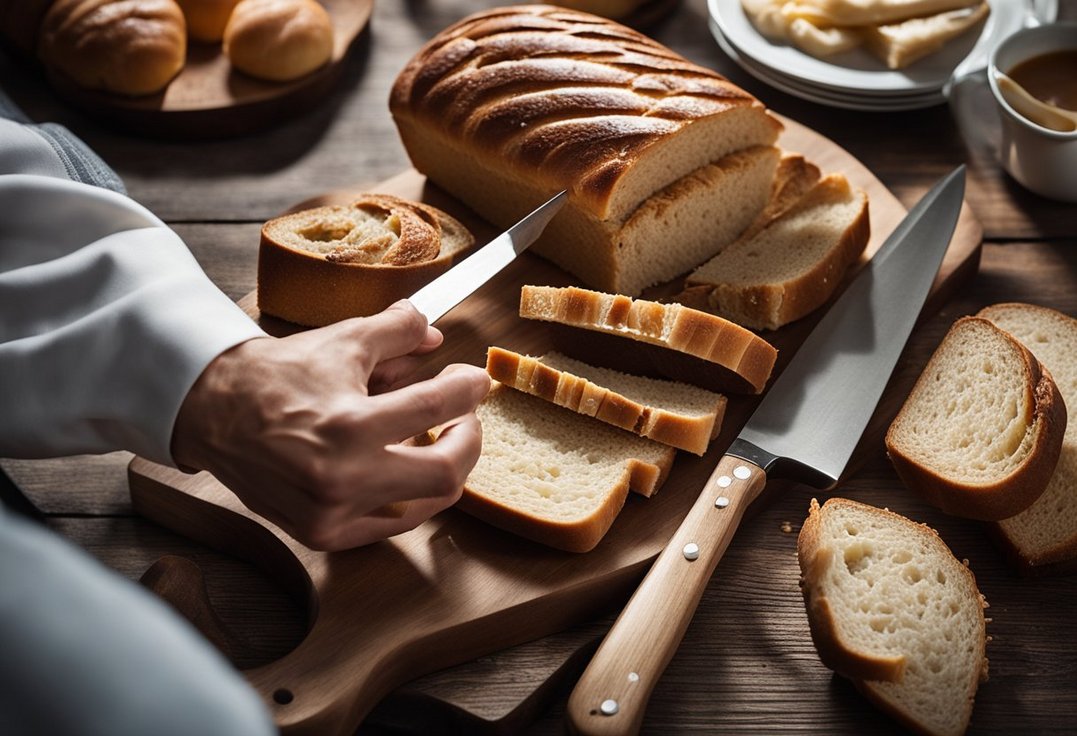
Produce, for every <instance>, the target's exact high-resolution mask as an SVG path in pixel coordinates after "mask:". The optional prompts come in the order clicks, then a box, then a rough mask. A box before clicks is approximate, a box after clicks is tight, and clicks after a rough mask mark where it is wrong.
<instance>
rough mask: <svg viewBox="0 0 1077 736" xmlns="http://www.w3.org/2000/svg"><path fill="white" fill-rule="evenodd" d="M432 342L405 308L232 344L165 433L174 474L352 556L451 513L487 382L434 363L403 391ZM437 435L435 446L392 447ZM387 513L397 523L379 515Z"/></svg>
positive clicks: (478, 439) (475, 442)
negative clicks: (214, 485)
mask: <svg viewBox="0 0 1077 736" xmlns="http://www.w3.org/2000/svg"><path fill="white" fill-rule="evenodd" d="M441 341H442V336H441V333H440V332H439V331H438V330H437V329H435V328H433V327H429V326H427V324H426V319H425V318H424V317H423V316H422V315H421V314H419V313H418V312H417V311H416V310H415V308H414V307H413V306H411V304H410V303H408V302H398V303H397V304H394V305H393V306H391V307H389V308H388V309H386V310H385V311H384V312H381V313H380V314H377V315H374V316H371V317H363V318H358V319H352V320H346V321H344V322H340V323H337V324H335V325H330V326H328V327H323V328H320V329H316V330H309V331H306V332H301V333H298V334H295V335H291V336H289V337H284V338H258V339H255V340H250V341H248V342H245V343H242V344H240V345H237V346H236V347H234V348H232V349H231V350H228V351H226V352H224V353H222V354H221V355H219V356H218V357H217V358H216V359H214V360H213V362H211V363H210V364H209V366H207V368H206V370H205V371H204V372H203V373H202V375H201V376H200V377H199V379H198V381H197V382H196V383H195V385H194V386H193V387H192V388H191V391H190V392H189V393H188V395H187V397H186V399H185V400H184V402H183V405H182V406H181V407H180V412H179V415H178V416H177V418H176V423H175V426H174V429H173V435H172V454H173V458H174V459H175V461H176V462H177V463H178V464H179V466H180V467H185V468H191V469H199V470H208V471H209V472H211V473H213V475H214V476H216V478H217V479H218V480H219V481H221V482H222V483H223V484H224V485H226V486H227V487H228V488H229V489H231V490H232V491H233V492H234V493H235V494H236V496H238V497H239V499H240V500H241V501H242V502H243V503H244V504H245V505H246V506H247V507H248V508H250V509H251V510H252V511H254V512H255V513H258V514H260V515H261V516H264V517H265V518H267V519H269V520H270V521H272V522H273V523H275V524H276V525H278V526H279V527H280V528H281V529H283V530H284V531H286V532H287V533H288V534H290V535H292V536H293V537H295V538H296V539H297V540H299V541H300V542H302V543H303V544H305V545H307V546H308V547H311V548H313V549H321V550H339V549H347V548H350V547H356V546H360V545H363V544H368V543H370V542H374V541H377V540H379V539H383V538H385V537H389V536H392V535H394V534H399V533H401V532H404V531H407V530H408V529H412V528H414V527H415V526H417V525H418V524H420V523H421V522H422V521H424V520H425V519H427V518H429V517H430V516H432V515H433V514H435V513H437V512H438V511H441V510H442V509H444V508H446V507H448V506H450V505H452V504H453V503H455V502H456V500H457V499H458V498H459V497H460V492H461V489H462V487H463V483H464V480H465V479H466V477H467V474H468V473H469V472H470V471H471V468H472V467H473V466H474V465H475V463H476V461H477V460H478V457H479V450H480V449H481V444H482V429H481V427H480V425H479V421H478V419H477V418H476V417H475V414H474V409H475V406H476V405H477V404H478V403H479V402H480V401H481V400H482V398H483V397H484V396H485V395H486V392H487V391H488V390H489V387H490V379H489V377H488V376H487V374H486V372H485V371H484V370H482V369H481V368H477V367H475V366H469V365H452V366H448V367H447V368H445V370H443V371H442V372H441V373H440V374H438V375H437V376H435V377H433V378H431V379H429V380H426V381H419V382H414V378H413V372H414V371H415V369H416V367H417V363H418V359H417V358H416V357H415V356H418V355H421V354H423V353H427V352H430V351H431V350H434V349H435V348H437V347H438V345H440V344H441ZM441 424H446V425H447V426H446V428H445V430H444V431H443V432H442V433H441V434H440V436H439V437H438V440H437V442H435V443H433V444H431V445H427V446H410V445H403V444H399V443H401V442H402V441H404V440H407V439H409V438H411V437H413V436H415V435H417V434H420V433H422V432H424V431H425V430H427V429H430V428H432V427H435V426H437V425H441ZM390 504H392V505H393V507H394V508H397V509H400V508H403V513H402V514H400V513H397V514H392V513H384V512H383V511H382V509H384V508H385V507H386V506H388V505H390Z"/></svg>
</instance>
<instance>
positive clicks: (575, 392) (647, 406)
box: [486, 347, 726, 455]
mask: <svg viewBox="0 0 1077 736" xmlns="http://www.w3.org/2000/svg"><path fill="white" fill-rule="evenodd" d="M486 372H487V373H489V374H490V377H491V378H493V379H494V380H495V381H499V382H501V383H503V384H505V385H507V386H511V387H512V388H514V389H516V390H518V391H523V392H524V393H529V394H531V395H532V396H538V397H539V398H541V399H545V400H546V401H551V402H553V403H555V404H557V405H558V406H562V407H564V408H566V409H570V410H571V411H575V412H578V413H580V414H584V415H586V416H589V417H594V418H595V419H598V420H599V421H602V422H605V423H607V424H612V425H613V426H615V427H620V428H621V429H627V430H628V431H629V432H632V433H634V434H638V435H640V436H641V437H647V438H649V439H652V440H654V441H655V442H661V443H662V444H665V445H671V446H673V447H676V448H679V449H681V450H687V451H688V452H694V453H695V454H697V455H702V454H704V453H705V452H706V451H707V446H708V445H709V444H710V441H711V440H712V439H714V438H715V437H716V436H717V435H718V431H719V430H720V429H721V427H722V416H723V414H724V413H725V405H726V399H725V397H724V396H722V395H721V394H717V393H714V392H713V391H707V390H706V389H702V388H697V387H696V386H689V385H688V384H685V383H678V382H676V381H666V380H662V379H657V378H647V377H645V376H633V375H630V374H627V373H622V372H620V371H615V370H612V369H609V368H598V367H595V366H591V365H588V364H586V363H584V362H582V361H579V360H573V359H572V358H569V357H567V356H564V355H561V354H560V353H556V352H554V353H548V354H547V355H544V356H542V357H539V358H534V357H531V356H529V355H520V354H519V353H514V352H512V351H510V350H505V349H503V348H498V347H491V348H489V349H488V350H487V351H486Z"/></svg>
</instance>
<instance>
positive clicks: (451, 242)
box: [258, 194, 474, 327]
mask: <svg viewBox="0 0 1077 736" xmlns="http://www.w3.org/2000/svg"><path fill="white" fill-rule="evenodd" d="M473 243H474V238H473V237H472V236H471V233H470V232H468V230H467V228H465V227H464V226H463V225H462V224H461V223H460V222H458V221H457V220H455V219H454V218H452V217H450V216H449V215H447V214H445V213H444V212H442V211H441V210H438V209H435V208H433V207H430V206H428V205H425V204H420V203H418V202H409V201H407V200H403V199H399V198H397V197H392V196H389V195H386V194H368V195H364V196H362V197H360V198H359V199H358V200H356V201H355V202H353V203H352V204H351V205H348V206H327V207H318V208H315V209H310V210H304V211H302V212H297V213H294V214H291V215H285V216H283V217H278V218H276V219H273V220H270V221H269V222H267V223H266V224H265V226H264V227H263V228H262V238H261V245H260V247H259V250H258V308H259V309H260V310H261V311H262V312H264V313H266V314H271V315H273V316H275V317H280V318H282V319H286V320H288V321H290V322H295V323H296V324H301V325H307V326H314V327H317V326H321V325H327V324H330V323H332V322H338V321H340V320H342V319H347V318H349V317H362V316H366V315H369V314H374V313H376V312H380V311H381V310H383V309H385V308H386V307H388V306H389V305H390V304H392V303H393V302H395V301H398V300H400V299H405V298H407V297H409V296H411V295H412V294H413V293H415V292H416V291H418V290H419V288H420V287H422V286H423V285H425V284H426V283H428V282H429V281H431V280H432V279H434V278H435V277H436V276H439V275H441V274H442V273H444V272H445V271H447V270H448V269H449V267H450V266H451V265H452V263H453V259H454V258H455V257H456V256H457V255H459V254H461V253H462V252H463V251H465V250H467V249H468V248H470V247H471V246H472V244H473Z"/></svg>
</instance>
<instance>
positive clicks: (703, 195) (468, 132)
mask: <svg viewBox="0 0 1077 736" xmlns="http://www.w3.org/2000/svg"><path fill="white" fill-rule="evenodd" d="M390 109H391V112H392V114H393V119H394V120H395V122H396V124H397V127H398V129H399V132H400V136H401V139H402V140H403V142H404V146H405V148H406V149H407V151H408V155H409V157H410V158H411V160H412V163H413V164H414V166H415V168H417V169H418V170H419V171H421V172H422V173H424V174H426V176H427V177H429V179H431V180H432V181H433V182H435V183H436V184H438V185H439V186H440V187H442V188H443V189H445V190H446V191H448V192H450V193H452V194H453V195H454V196H456V197H457V198H458V199H460V200H461V201H463V202H464V203H466V204H467V205H468V206H470V207H471V208H472V209H474V210H475V211H476V212H477V213H479V214H480V215H482V216H483V217H484V218H485V219H487V220H488V221H490V222H492V223H494V224H495V225H498V226H501V227H508V226H509V225H511V224H512V223H514V222H516V221H517V220H518V219H519V218H520V217H521V216H522V215H524V214H526V213H527V212H528V211H529V210H530V209H531V208H533V207H534V206H535V204H536V203H539V202H542V201H544V200H545V199H546V198H548V197H549V196H550V195H552V194H554V193H555V192H557V191H559V190H561V189H566V188H567V189H568V190H569V200H568V202H567V203H566V205H565V206H564V208H563V209H562V210H561V212H560V213H558V215H557V217H555V218H554V219H553V220H552V221H551V223H550V225H549V226H548V227H547V228H546V230H545V231H544V233H543V235H542V237H541V238H540V239H539V240H538V241H537V242H536V243H535V245H534V246H533V250H534V252H536V253H538V254H540V255H542V256H544V257H546V258H548V259H550V260H552V261H553V262H554V263H557V264H558V265H559V266H561V267H562V268H564V269H566V270H568V271H570V272H572V273H573V274H575V275H576V276H577V277H578V278H579V279H580V280H582V281H583V282H584V283H586V284H588V285H591V286H593V287H594V288H599V289H605V290H611V291H618V292H622V293H629V294H636V293H639V291H640V290H641V289H643V288H645V287H646V286H648V285H650V284H653V283H656V282H658V281H661V280H663V279H667V278H672V277H673V276H676V275H679V273H683V272H684V271H686V270H687V269H688V268H691V266H692V265H694V263H693V262H692V261H693V260H694V261H695V263H698V262H700V260H701V259H703V258H706V257H709V255H711V254H713V253H715V252H717V251H718V249H719V248H720V247H721V246H722V245H723V244H724V243H727V242H729V241H730V240H731V239H732V238H734V237H736V234H737V233H738V232H739V230H740V229H743V227H744V226H745V225H747V223H748V222H750V221H751V219H752V217H754V216H755V213H756V212H757V211H758V209H759V208H760V207H762V205H763V203H764V202H765V200H766V194H767V188H768V185H769V181H770V178H771V177H772V175H773V168H774V163H775V158H774V154H773V153H768V152H767V151H766V149H769V148H770V147H771V146H772V145H773V143H774V142H775V141H776V140H777V136H778V134H779V132H780V130H781V124H780V123H779V122H778V121H777V120H776V119H775V118H773V117H771V116H770V115H769V114H768V113H767V112H766V110H765V109H764V107H763V106H762V104H761V103H759V101H758V100H756V99H755V98H754V97H752V96H751V95H749V94H748V93H746V92H744V91H743V90H741V89H739V88H737V87H736V86H734V85H733V84H731V83H730V82H729V81H728V80H726V79H725V78H723V77H721V76H719V75H718V74H716V73H714V72H713V71H711V70H708V69H705V68H703V67H700V66H697V65H695V64H692V63H691V62H689V61H687V60H686V59H684V58H682V57H680V56H678V55H677V54H675V53H674V52H672V51H670V50H669V49H667V48H666V47H664V46H662V45H660V44H658V43H656V42H655V41H653V40H651V39H649V38H647V37H646V36H643V35H642V34H640V33H638V32H636V31H633V30H631V29H629V28H626V27H624V26H621V25H619V24H617V23H614V22H613V21H609V20H606V19H602V18H599V17H598V16H594V15H588V14H586V13H579V12H576V11H572V10H568V9H564V8H557V7H553V6H549V5H544V6H543V5H533V6H512V7H508V8H497V9H492V10H487V11H483V12H480V13H477V14H475V15H472V16H470V17H468V18H465V19H464V20H462V21H460V22H459V23H457V24H456V25H454V26H452V27H450V28H448V29H446V30H445V31H443V32H442V33H440V34H438V35H437V36H435V37H434V38H433V39H432V40H431V41H430V42H429V43H428V44H427V45H426V46H425V47H423V49H421V50H420V51H419V53H418V54H417V55H416V56H415V57H414V58H413V59H412V60H411V61H410V62H409V63H408V65H407V66H406V67H405V69H404V70H403V71H402V72H401V74H400V75H399V77H398V78H397V80H396V83H395V84H394V86H393V91H392V95H391V98H390ZM747 149H758V150H755V151H754V152H753V153H752V154H751V156H748V157H747V158H745V157H741V158H730V156H731V154H737V153H738V152H746V151H747ZM670 187H676V189H669V190H667V188H670ZM664 190H665V191H664ZM656 196H657V197H658V199H657V200H655V201H654V202H649V200H651V198H652V197H656ZM671 207H672V208H674V209H675V211H674V209H671ZM659 232H660V239H659V240H658V242H660V243H661V247H658V246H657V245H656V239H655V234H656V233H659ZM663 253H666V254H669V255H662V254H663ZM656 259H657V260H656ZM663 259H665V260H668V263H664V262H663ZM655 263H657V264H658V265H661V266H662V267H663V269H664V270H662V271H658V272H651V271H650V270H648V269H649V268H650V266H651V265H652V264H655ZM678 268H679V269H680V271H677V269H678ZM667 274H668V275H667Z"/></svg>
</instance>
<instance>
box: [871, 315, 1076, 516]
mask: <svg viewBox="0 0 1077 736" xmlns="http://www.w3.org/2000/svg"><path fill="white" fill-rule="evenodd" d="M1065 432H1066V407H1065V404H1064V403H1063V401H1062V396H1061V395H1060V394H1059V392H1058V388H1057V387H1056V386H1055V382H1054V381H1053V380H1052V379H1051V375H1050V374H1049V373H1048V372H1047V371H1046V370H1044V369H1043V367H1042V366H1041V365H1040V363H1039V361H1037V360H1036V358H1035V357H1034V356H1033V355H1032V353H1030V352H1029V351H1028V350H1027V349H1025V347H1024V346H1023V345H1021V343H1019V342H1018V341H1017V340H1016V339H1015V338H1014V337H1013V336H1011V335H1010V334H1009V333H1008V332H1004V331H1003V330H1000V329H999V328H998V327H995V326H994V325H993V324H992V323H991V322H989V321H987V320H985V319H980V318H978V317H963V318H962V319H959V320H958V321H957V322H955V323H954V325H953V327H951V328H950V331H949V332H948V333H947V334H946V337H945V338H943V340H942V343H941V344H940V345H939V347H938V348H937V349H936V350H935V354H934V355H932V356H931V360H930V361H928V364H927V367H926V368H924V372H923V373H922V374H921V375H920V378H919V380H917V382H916V385H915V386H914V387H913V389H912V392H911V393H910V394H909V397H908V398H907V399H906V400H905V404H904V406H902V407H901V411H900V412H898V415H897V417H896V418H895V419H894V422H893V424H891V425H890V429H889V431H888V432H887V433H886V449H887V453H888V454H889V456H890V461H891V462H892V463H893V465H894V468H895V469H896V470H897V473H898V475H899V476H900V477H901V480H902V481H904V483H905V485H906V486H907V487H908V488H910V489H913V490H915V491H917V492H919V493H920V494H921V495H922V496H923V497H924V498H926V499H927V500H928V501H929V502H930V503H932V504H934V505H936V506H938V507H939V508H941V509H942V510H943V511H946V512H948V513H951V514H955V515H957V516H965V517H968V518H972V519H981V520H984V521H995V520H998V519H1005V518H1007V517H1010V516H1013V515H1014V514H1016V513H1018V512H1020V511H1022V510H1024V509H1026V508H1028V507H1029V506H1030V505H1031V504H1032V502H1033V501H1035V500H1036V499H1037V498H1039V497H1040V495H1041V494H1042V493H1043V491H1044V489H1046V487H1047V483H1048V481H1049V480H1050V479H1051V475H1052V474H1053V473H1054V470H1055V465H1056V464H1057V463H1058V457H1059V453H1060V452H1061V450H1062V439H1063V436H1064V435H1065Z"/></svg>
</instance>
